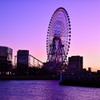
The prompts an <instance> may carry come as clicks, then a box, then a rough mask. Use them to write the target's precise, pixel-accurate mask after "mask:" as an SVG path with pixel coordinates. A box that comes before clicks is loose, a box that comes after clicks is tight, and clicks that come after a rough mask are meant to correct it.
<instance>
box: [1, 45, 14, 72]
mask: <svg viewBox="0 0 100 100" xmlns="http://www.w3.org/2000/svg"><path fill="white" fill-rule="evenodd" d="M12 52H13V50H12V49H11V48H9V47H6V46H0V73H1V74H6V73H7V72H9V71H10V70H11V68H12Z"/></svg>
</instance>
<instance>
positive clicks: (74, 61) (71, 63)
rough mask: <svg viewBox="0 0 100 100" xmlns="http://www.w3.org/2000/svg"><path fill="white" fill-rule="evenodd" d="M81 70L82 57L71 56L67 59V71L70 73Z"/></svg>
mask: <svg viewBox="0 0 100 100" xmlns="http://www.w3.org/2000/svg"><path fill="white" fill-rule="evenodd" d="M82 69H83V57H82V56H71V57H69V58H68V70H69V71H72V72H76V71H80V70H82Z"/></svg>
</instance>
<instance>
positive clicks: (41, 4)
mask: <svg viewBox="0 0 100 100" xmlns="http://www.w3.org/2000/svg"><path fill="white" fill-rule="evenodd" d="M58 7H64V8H65V9H66V10H67V12H68V14H69V17H70V20H71V28H72V30H71V31H72V38H71V47H70V51H69V54H68V56H72V55H81V56H83V57H84V68H88V67H92V70H97V69H100V0H0V46H8V47H11V48H13V54H14V55H16V53H17V50H18V49H28V50H30V54H31V55H33V56H35V57H36V58H38V59H40V60H41V61H44V62H45V61H46V58H47V55H46V35H47V29H48V24H49V21H50V18H51V16H52V14H53V12H54V11H55V10H56V9H57V8H58Z"/></svg>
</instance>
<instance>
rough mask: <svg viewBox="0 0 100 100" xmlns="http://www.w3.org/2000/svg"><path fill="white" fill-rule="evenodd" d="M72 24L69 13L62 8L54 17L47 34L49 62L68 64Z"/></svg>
mask: <svg viewBox="0 0 100 100" xmlns="http://www.w3.org/2000/svg"><path fill="white" fill-rule="evenodd" d="M70 40H71V24H70V19H69V16H68V13H67V11H66V10H65V9H64V8H63V7H60V8H58V9H57V10H56V11H55V12H54V13H53V15H52V17H51V20H50V23H49V26H48V32H47V40H46V49H47V62H54V63H61V64H63V63H67V55H68V51H69V48H70Z"/></svg>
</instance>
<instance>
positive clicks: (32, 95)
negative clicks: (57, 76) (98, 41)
mask: <svg viewBox="0 0 100 100" xmlns="http://www.w3.org/2000/svg"><path fill="white" fill-rule="evenodd" d="M99 98H100V89H99V88H83V87H72V86H59V84H58V81H39V80H37V81H34V80H33V81H0V100H100V99H99Z"/></svg>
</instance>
